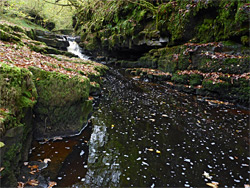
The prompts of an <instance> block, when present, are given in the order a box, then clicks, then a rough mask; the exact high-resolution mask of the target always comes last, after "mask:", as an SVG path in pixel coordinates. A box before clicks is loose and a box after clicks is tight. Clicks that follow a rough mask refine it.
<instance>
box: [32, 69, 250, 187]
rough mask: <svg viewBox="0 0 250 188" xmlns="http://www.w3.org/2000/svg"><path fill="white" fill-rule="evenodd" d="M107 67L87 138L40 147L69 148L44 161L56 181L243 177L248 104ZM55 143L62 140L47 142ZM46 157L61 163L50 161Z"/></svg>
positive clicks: (99, 183)
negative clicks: (213, 101) (212, 100)
mask: <svg viewBox="0 0 250 188" xmlns="http://www.w3.org/2000/svg"><path fill="white" fill-rule="evenodd" d="M111 74H112V75H109V76H107V78H106V81H105V83H104V90H103V92H102V97H101V100H100V105H99V107H97V109H96V111H95V112H94V113H93V116H92V134H91V138H90V140H89V142H88V145H87V144H86V143H85V142H84V141H86V140H87V136H85V137H79V138H77V139H73V140H72V139H69V140H68V143H70V146H66V143H64V144H62V145H63V146H61V145H60V144H59V145H58V146H53V147H54V148H53V149H52V148H50V149H48V150H47V151H49V152H51V153H52V154H53V156H56V153H55V151H63V150H64V149H63V148H61V147H64V148H66V147H68V148H70V152H69V153H67V155H65V154H62V155H63V157H61V158H62V159H60V158H56V159H55V160H53V159H52V162H51V164H50V165H49V166H50V168H51V169H53V171H54V174H55V175H54V177H55V178H54V179H56V181H57V182H59V185H58V186H73V187H118V186H120V187H133V186H135V187H206V186H207V185H206V183H211V182H218V183H219V186H227V187H232V186H236V187H244V184H249V174H250V170H249V161H250V156H249V149H248V147H249V135H248V134H249V126H248V125H249V111H247V110H240V109H237V108H235V107H232V106H212V105H208V104H206V103H204V102H201V100H198V98H197V97H196V96H192V95H186V94H183V93H179V92H177V91H174V90H171V89H168V88H165V87H163V86H160V85H157V84H150V83H146V82H139V81H136V80H133V79H131V78H127V77H124V76H123V75H121V74H120V73H119V72H116V70H112V72H111ZM85 139H86V140H85ZM57 142H58V143H63V141H56V142H53V143H54V144H55V143H57ZM37 147H38V146H37ZM39 147H40V146H39ZM54 149H55V150H54ZM41 150H43V149H40V151H37V150H36V149H35V150H34V151H33V155H37V154H40V153H41ZM82 151H84V152H82ZM35 152H37V153H35ZM62 153H63V152H62ZM81 154H82V155H81ZM64 155H65V156H64ZM87 156H88V159H87ZM43 157H44V158H45V157H51V156H43ZM82 158H84V160H85V161H81V160H82ZM53 161H54V163H56V162H58V163H60V164H61V165H59V166H57V167H55V168H53V165H54V163H53ZM55 161H56V162H55ZM55 166H56V165H55ZM85 174H86V175H85ZM64 175H65V177H64ZM66 177H68V178H66ZM60 178H61V179H60ZM52 179H53V178H52ZM63 181H64V182H63ZM62 182H63V183H62Z"/></svg>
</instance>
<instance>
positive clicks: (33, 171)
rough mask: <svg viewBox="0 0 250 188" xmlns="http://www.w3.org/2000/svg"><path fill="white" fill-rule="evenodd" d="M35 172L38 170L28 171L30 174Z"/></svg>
mask: <svg viewBox="0 0 250 188" xmlns="http://www.w3.org/2000/svg"><path fill="white" fill-rule="evenodd" d="M36 172H38V171H36V170H32V171H30V172H29V173H30V174H32V175H34V174H35V173H36Z"/></svg>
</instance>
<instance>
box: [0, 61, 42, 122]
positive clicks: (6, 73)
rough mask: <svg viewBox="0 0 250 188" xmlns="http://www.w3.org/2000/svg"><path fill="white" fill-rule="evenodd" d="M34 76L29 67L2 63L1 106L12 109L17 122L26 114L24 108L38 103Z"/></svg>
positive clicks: (0, 81)
mask: <svg viewBox="0 0 250 188" xmlns="http://www.w3.org/2000/svg"><path fill="white" fill-rule="evenodd" d="M32 78H33V76H32V73H31V72H30V71H29V70H27V69H24V68H18V67H15V66H9V65H6V64H4V63H0V87H1V93H0V94H1V99H0V106H1V107H2V108H8V109H10V111H11V113H12V114H13V115H14V116H15V118H16V121H17V122H20V121H21V118H22V117H23V116H24V114H23V109H24V108H32V107H33V106H34V104H35V103H36V98H37V91H36V88H35V84H34V82H33V80H32ZM17 124H18V123H17Z"/></svg>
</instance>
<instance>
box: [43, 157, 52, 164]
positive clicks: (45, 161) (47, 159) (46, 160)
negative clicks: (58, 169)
mask: <svg viewBox="0 0 250 188" xmlns="http://www.w3.org/2000/svg"><path fill="white" fill-rule="evenodd" d="M43 162H44V163H46V164H48V162H51V159H49V158H46V159H44V160H43Z"/></svg>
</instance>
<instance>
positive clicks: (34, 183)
mask: <svg viewBox="0 0 250 188" xmlns="http://www.w3.org/2000/svg"><path fill="white" fill-rule="evenodd" d="M26 183H27V184H29V185H31V186H38V184H39V182H38V181H37V180H28V181H27V182H26Z"/></svg>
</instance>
